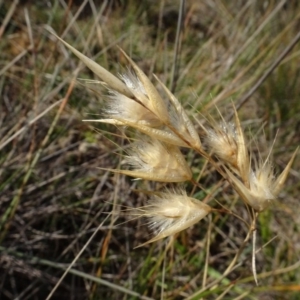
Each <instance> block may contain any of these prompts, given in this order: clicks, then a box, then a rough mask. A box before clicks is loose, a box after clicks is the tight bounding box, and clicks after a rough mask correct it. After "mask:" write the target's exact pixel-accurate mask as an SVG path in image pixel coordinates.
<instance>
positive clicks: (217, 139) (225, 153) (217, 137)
mask: <svg viewBox="0 0 300 300" xmlns="http://www.w3.org/2000/svg"><path fill="white" fill-rule="evenodd" d="M206 143H207V145H208V147H209V150H211V151H213V153H214V154H215V155H216V156H217V157H218V158H219V159H220V160H221V161H223V162H224V163H227V164H229V165H230V166H231V167H233V168H235V169H236V168H237V153H238V146H237V137H236V128H235V125H234V124H233V123H227V124H226V123H224V122H222V123H221V124H218V126H215V128H213V129H209V130H208V131H207V137H206Z"/></svg>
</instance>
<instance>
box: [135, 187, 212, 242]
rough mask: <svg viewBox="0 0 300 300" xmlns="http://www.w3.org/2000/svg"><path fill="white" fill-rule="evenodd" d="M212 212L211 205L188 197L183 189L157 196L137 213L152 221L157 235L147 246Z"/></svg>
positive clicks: (152, 227) (151, 223) (151, 225)
mask: <svg viewBox="0 0 300 300" xmlns="http://www.w3.org/2000/svg"><path fill="white" fill-rule="evenodd" d="M211 210H212V209H211V207H210V206H209V205H207V204H205V203H203V202H201V201H199V200H197V199H194V198H191V197H188V196H187V195H186V192H185V191H184V190H182V189H178V190H175V191H173V192H170V191H167V192H164V193H158V194H156V195H155V196H153V198H152V199H151V200H150V202H149V205H147V206H145V207H143V208H142V209H138V211H137V213H138V214H140V216H143V217H147V218H149V219H150V222H149V223H150V228H151V229H152V230H153V231H154V232H155V233H156V236H155V237H154V238H152V239H150V240H149V241H148V242H146V243H145V244H149V243H152V242H155V241H158V240H160V239H162V238H165V237H168V236H170V235H173V234H176V233H178V232H180V231H182V230H184V229H186V228H188V227H190V226H192V225H194V224H196V223H197V222H199V221H200V220H201V219H203V218H204V217H205V216H206V215H207V214H209V213H210V212H211ZM145 244H143V245H145ZM143 245H141V246H143Z"/></svg>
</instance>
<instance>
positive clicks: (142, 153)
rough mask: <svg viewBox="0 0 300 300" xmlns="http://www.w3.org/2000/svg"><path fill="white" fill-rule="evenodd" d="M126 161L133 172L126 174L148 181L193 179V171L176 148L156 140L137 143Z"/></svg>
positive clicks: (143, 140) (144, 140)
mask: <svg viewBox="0 0 300 300" xmlns="http://www.w3.org/2000/svg"><path fill="white" fill-rule="evenodd" d="M128 152H129V155H128V156H127V158H126V161H127V163H128V164H129V165H131V166H132V167H133V169H134V170H133V171H125V172H126V174H128V175H130V174H131V176H133V177H137V178H142V179H146V180H155V181H162V182H183V181H186V180H190V179H191V177H192V173H191V170H190V168H189V166H188V165H187V162H186V161H185V159H184V157H183V155H182V154H181V152H180V150H179V148H178V147H176V146H172V145H167V144H164V143H161V142H160V141H158V140H155V139H147V140H146V139H142V140H140V141H139V142H137V143H135V144H134V145H133V146H132V148H131V150H129V151H128Z"/></svg>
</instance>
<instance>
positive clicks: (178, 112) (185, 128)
mask: <svg viewBox="0 0 300 300" xmlns="http://www.w3.org/2000/svg"><path fill="white" fill-rule="evenodd" d="M154 77H155V78H156V80H157V81H158V82H159V83H160V85H161V86H162V87H163V89H164V91H165V93H166V94H167V96H168V98H169V100H170V103H171V104H172V105H170V106H169V110H170V109H171V108H173V109H172V110H171V112H169V115H170V122H171V125H172V126H173V128H174V129H175V130H176V132H177V133H178V134H179V135H180V136H181V137H183V138H184V139H185V140H186V141H187V142H188V144H189V145H190V147H191V148H193V149H197V150H202V145H201V141H200V138H199V135H198V132H197V131H196V129H195V127H194V125H193V123H192V122H191V121H190V119H189V117H188V116H187V114H186V112H185V110H184V108H183V107H182V105H181V104H180V102H179V101H178V99H177V98H176V97H175V96H174V95H173V94H172V93H171V92H170V90H169V89H168V88H167V87H166V86H165V85H164V83H163V82H162V81H161V80H159V78H158V77H156V76H155V75H154Z"/></svg>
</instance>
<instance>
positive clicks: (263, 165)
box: [226, 148, 298, 212]
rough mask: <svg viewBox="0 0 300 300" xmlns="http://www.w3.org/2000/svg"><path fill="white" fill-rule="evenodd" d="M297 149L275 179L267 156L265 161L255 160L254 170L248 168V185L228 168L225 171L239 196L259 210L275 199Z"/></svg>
mask: <svg viewBox="0 0 300 300" xmlns="http://www.w3.org/2000/svg"><path fill="white" fill-rule="evenodd" d="M297 151H298V148H297V149H296V151H295V152H294V154H293V156H292V158H291V159H290V161H289V163H288V164H287V166H286V167H285V169H284V170H283V172H282V173H281V174H280V175H279V176H278V178H277V179H276V178H275V175H274V169H273V167H272V164H271V162H270V159H269V157H268V158H267V160H266V161H265V162H259V163H257V162H255V168H254V170H250V172H249V174H248V180H247V182H248V183H249V187H247V186H246V185H245V183H243V182H241V181H240V180H239V179H238V178H237V177H236V176H234V175H233V173H231V172H230V171H229V170H228V169H226V172H227V174H228V176H229V178H230V180H231V181H232V183H233V185H234V187H235V189H236V191H237V192H238V193H239V195H240V196H241V198H242V199H243V200H244V201H245V202H246V203H247V204H249V205H250V206H251V207H253V208H254V209H255V210H256V211H258V212H261V211H264V210H265V209H267V208H268V207H269V205H270V204H271V203H272V200H275V199H276V197H277V196H278V193H279V192H280V190H281V188H282V186H283V184H284V182H285V180H286V178H287V174H288V172H289V170H290V168H291V166H292V163H293V160H294V158H295V156H296V153H297Z"/></svg>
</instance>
